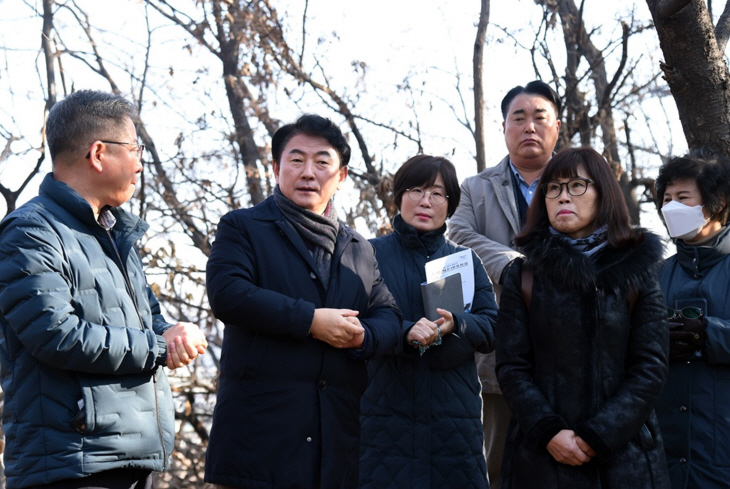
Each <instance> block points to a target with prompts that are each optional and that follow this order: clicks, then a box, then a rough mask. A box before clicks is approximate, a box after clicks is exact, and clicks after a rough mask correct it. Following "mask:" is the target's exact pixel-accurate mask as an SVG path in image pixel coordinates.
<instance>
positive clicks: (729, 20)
mask: <svg viewBox="0 0 730 489" xmlns="http://www.w3.org/2000/svg"><path fill="white" fill-rule="evenodd" d="M710 16H712V12H710ZM729 37H730V2H725V8H724V9H723V11H722V15H720V18H719V19H718V21H717V25H716V26H715V38H716V39H717V47H718V49H719V50H720V52H723V53H724V52H725V47H726V46H727V41H728V38H729Z"/></svg>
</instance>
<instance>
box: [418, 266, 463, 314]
mask: <svg viewBox="0 0 730 489" xmlns="http://www.w3.org/2000/svg"><path fill="white" fill-rule="evenodd" d="M421 295H422V296H423V309H424V310H425V311H426V319H428V320H430V321H435V320H437V319H438V318H440V317H441V316H440V315H439V313H437V312H436V308H437V307H438V308H440V309H446V310H447V311H449V312H451V313H454V312H456V313H459V312H464V294H463V292H462V290H461V274H460V273H455V274H453V275H449V276H448V277H444V278H441V279H438V280H436V281H434V282H431V283H430V284H427V283H422V284H421Z"/></svg>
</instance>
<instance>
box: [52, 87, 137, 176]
mask: <svg viewBox="0 0 730 489" xmlns="http://www.w3.org/2000/svg"><path fill="white" fill-rule="evenodd" d="M127 117H129V119H131V120H132V121H134V120H135V119H136V118H137V108H136V107H135V106H134V105H133V104H132V103H131V102H129V101H128V100H127V99H125V98H124V97H120V96H118V95H114V94H111V93H107V92H100V91H97V90H79V91H78V92H74V93H72V94H71V95H69V96H68V97H66V98H65V99H63V100H61V101H60V102H58V103H56V104H55V105H54V106H53V108H51V112H50V113H49V114H48V120H47V121H46V142H47V144H48V150H49V151H50V153H51V159H52V160H53V161H54V163H55V160H56V156H58V155H60V154H62V153H64V152H71V151H77V152H79V153H81V152H83V151H85V150H86V149H87V148H86V146H88V145H90V144H91V143H92V142H94V141H95V140H97V139H100V138H109V137H113V134H110V133H113V132H116V131H117V130H119V128H120V126H121V125H122V124H123V123H124V121H125V119H126V118H127Z"/></svg>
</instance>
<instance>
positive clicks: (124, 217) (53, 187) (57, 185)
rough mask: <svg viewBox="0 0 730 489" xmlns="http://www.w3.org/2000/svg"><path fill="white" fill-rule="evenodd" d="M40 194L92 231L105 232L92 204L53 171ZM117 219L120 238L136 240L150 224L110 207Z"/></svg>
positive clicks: (47, 176) (115, 230) (116, 230)
mask: <svg viewBox="0 0 730 489" xmlns="http://www.w3.org/2000/svg"><path fill="white" fill-rule="evenodd" d="M38 193H39V195H40V196H44V197H47V198H50V199H51V200H53V201H54V202H56V203H57V204H58V205H59V206H61V207H62V208H63V209H64V210H66V211H67V212H68V213H69V214H71V215H72V216H74V217H75V218H76V219H78V220H79V221H81V222H82V223H83V224H85V225H86V226H87V227H88V228H89V230H90V231H91V232H92V233H96V232H104V228H103V227H102V226H101V225H100V224H99V223H98V222H97V221H96V218H95V216H94V210H93V209H92V208H91V205H89V203H88V202H87V201H86V199H84V198H83V197H81V195H79V194H78V193H77V192H76V191H75V190H74V189H72V188H71V187H69V186H68V185H66V184H65V183H63V182H61V181H59V180H56V179H55V178H53V173H48V174H46V176H45V178H44V179H43V181H42V182H41V185H40V188H39V192H38ZM110 211H111V213H112V214H113V215H114V218H115V219H116V224H115V225H114V233H115V234H117V236H118V239H119V238H121V237H124V238H125V239H129V240H131V242H134V241H136V240H137V239H139V238H141V237H142V235H143V234H144V233H145V232H146V231H147V229H148V228H149V224H147V222H145V221H144V220H142V219H141V218H139V217H137V216H135V215H134V214H132V213H130V212H127V211H125V210H124V209H121V208H119V207H115V208H110Z"/></svg>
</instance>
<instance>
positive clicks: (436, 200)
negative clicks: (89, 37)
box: [406, 187, 449, 205]
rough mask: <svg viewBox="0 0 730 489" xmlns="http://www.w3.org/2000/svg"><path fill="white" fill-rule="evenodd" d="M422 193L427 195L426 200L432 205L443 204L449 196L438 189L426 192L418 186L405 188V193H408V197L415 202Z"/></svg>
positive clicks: (419, 198)
mask: <svg viewBox="0 0 730 489" xmlns="http://www.w3.org/2000/svg"><path fill="white" fill-rule="evenodd" d="M424 194H426V195H428V200H429V201H430V202H431V203H432V204H433V205H443V204H444V202H446V199H448V198H449V196H448V195H444V194H443V192H441V191H440V190H434V191H432V192H426V191H425V190H423V189H422V188H418V187H413V188H409V189H408V190H406V195H408V198H409V199H411V200H413V201H415V202H420V201H421V199H422V198H423V195H424Z"/></svg>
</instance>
